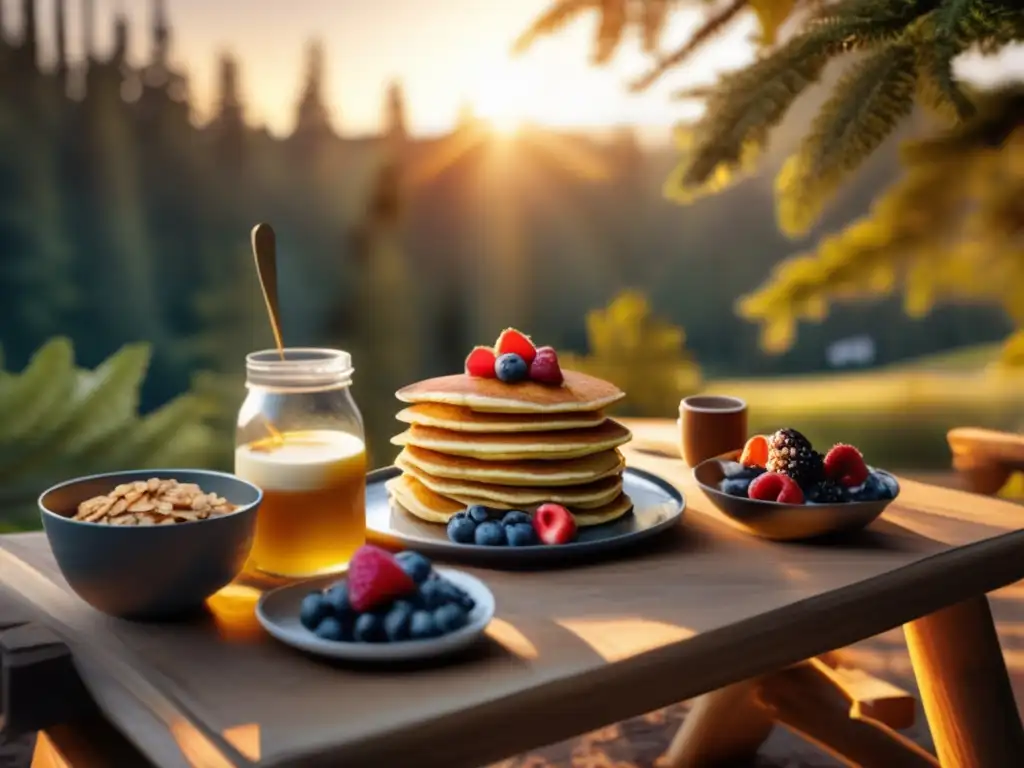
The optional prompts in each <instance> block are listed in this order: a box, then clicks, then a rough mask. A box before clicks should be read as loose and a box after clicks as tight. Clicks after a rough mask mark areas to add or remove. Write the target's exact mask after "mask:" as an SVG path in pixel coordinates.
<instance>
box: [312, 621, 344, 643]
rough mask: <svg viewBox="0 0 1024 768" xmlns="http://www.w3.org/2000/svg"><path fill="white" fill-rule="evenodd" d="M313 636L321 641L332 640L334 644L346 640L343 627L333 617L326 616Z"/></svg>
mask: <svg viewBox="0 0 1024 768" xmlns="http://www.w3.org/2000/svg"><path fill="white" fill-rule="evenodd" d="M315 634H316V636H317V637H319V638H320V639H321V640H332V641H334V642H336V643H340V642H343V641H345V640H347V639H348V638H347V637H346V634H345V625H344V624H342V623H341V622H340V621H338V620H337V619H336V618H334V617H333V616H328V617H327V618H325V619H324V620H323V621H321V622H320V625H319V626H318V627H317V628H316V630H315Z"/></svg>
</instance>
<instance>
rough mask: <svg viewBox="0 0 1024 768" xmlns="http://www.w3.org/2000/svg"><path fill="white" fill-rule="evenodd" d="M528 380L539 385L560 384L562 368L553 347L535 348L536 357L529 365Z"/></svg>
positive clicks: (562, 378)
mask: <svg viewBox="0 0 1024 768" xmlns="http://www.w3.org/2000/svg"><path fill="white" fill-rule="evenodd" d="M530 380H531V381H536V382H539V383H541V384H561V383H562V381H563V380H564V377H563V376H562V368H561V366H559V365H558V355H557V354H555V350H554V347H537V356H536V357H535V358H533V362H532V363H530Z"/></svg>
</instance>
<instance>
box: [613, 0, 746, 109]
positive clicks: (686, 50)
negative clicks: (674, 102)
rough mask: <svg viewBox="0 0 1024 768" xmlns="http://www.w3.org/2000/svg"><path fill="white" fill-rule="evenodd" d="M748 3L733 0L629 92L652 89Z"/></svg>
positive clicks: (737, 14) (640, 79)
mask: <svg viewBox="0 0 1024 768" xmlns="http://www.w3.org/2000/svg"><path fill="white" fill-rule="evenodd" d="M747 2H748V0H732V2H731V3H729V5H727V6H726V7H725V8H723V9H722V10H721V11H720V12H719V13H717V14H715V15H713V16H711V17H710V18H709V19H708V20H707V21H705V22H704V23H703V24H702V25H701V26H700V27H699V28H698V29H697V31H696V32H694V33H693V35H691V36H690V39H689V40H687V41H686V42H685V43H683V44H682V45H681V46H680V47H679V48H677V49H676V50H675V51H674V52H673V53H670V54H669V55H668V56H665V57H663V58H661V59H659V60H658V62H657V63H656V64H655V65H654V66H653V67H652V68H651V70H650V71H649V72H648V73H647V74H645V75H643V76H642V77H640V78H638V79H637V80H635V81H634V82H633V83H631V84H630V86H629V90H630V91H632V92H633V93H638V92H640V91H644V90H646V89H647V88H650V87H651V85H653V84H654V83H655V82H656V81H657V80H658V79H659V78H660V77H661V76H662V75H664V74H665V73H666V72H667V71H668V70H670V69H674V68H675V67H677V66H679V65H680V64H682V63H683V61H685V60H686V59H688V58H689V57H690V56H692V55H693V53H694V52H695V51H697V50H699V49H700V48H701V47H702V46H703V45H704V44H705V43H707V42H708V41H709V40H711V39H712V38H714V37H715V35H717V34H718V33H719V32H721V31H722V30H723V29H725V28H726V27H727V26H728V25H729V24H730V22H732V21H733V20H734V19H735V18H736V17H737V16H739V14H740V11H742V10H744V9H745V8H746V7H747Z"/></svg>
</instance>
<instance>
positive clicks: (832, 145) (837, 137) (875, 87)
mask: <svg viewBox="0 0 1024 768" xmlns="http://www.w3.org/2000/svg"><path fill="white" fill-rule="evenodd" d="M915 66H916V65H915V51H914V48H913V47H912V46H910V45H908V44H905V43H892V44H889V45H887V46H885V47H884V48H882V49H881V50H879V51H878V52H877V53H874V54H872V55H871V56H870V57H868V58H867V59H864V60H863V61H861V62H859V63H858V64H856V65H854V66H853V67H851V68H850V70H849V71H848V72H847V73H846V75H845V76H844V77H843V78H842V79H841V80H840V82H839V83H838V84H837V85H836V87H835V91H834V92H833V95H832V97H831V98H830V99H829V100H828V101H827V102H826V103H825V105H824V106H823V107H822V108H821V111H820V112H819V114H818V116H817V117H816V118H815V120H814V122H813V123H812V125H811V132H810V134H809V135H808V136H807V138H805V139H804V142H803V145H802V147H801V148H800V151H799V152H798V153H797V154H796V155H795V156H794V157H792V158H790V159H789V160H788V161H787V162H786V164H785V166H784V167H783V169H782V171H781V172H780V173H779V178H778V180H777V184H776V188H777V192H778V198H779V199H778V214H779V225H780V227H781V229H782V230H783V231H784V232H785V233H786V234H789V235H792V236H798V235H802V234H805V233H806V232H807V231H808V230H809V229H810V227H811V225H812V224H813V223H814V222H815V221H816V220H817V218H818V216H819V215H820V213H821V211H822V210H823V208H824V206H825V204H826V203H827V201H828V200H829V199H830V198H831V197H832V196H833V194H834V193H835V191H836V190H837V189H838V187H839V186H840V184H842V182H843V181H845V179H846V177H847V176H848V175H849V174H850V173H851V172H852V171H853V170H854V169H856V168H857V167H858V166H859V165H860V163H861V162H862V161H863V160H864V159H865V158H866V157H867V156H868V155H870V154H871V153H872V152H874V151H875V149H877V148H878V146H879V145H881V143H882V142H883V141H885V139H886V138H887V137H888V136H889V135H890V134H891V133H892V132H893V130H895V128H896V126H897V125H898V124H899V122H900V121H901V120H902V119H903V118H904V117H906V116H907V115H909V114H910V112H911V110H912V109H913V106H914V95H915V88H916V72H915Z"/></svg>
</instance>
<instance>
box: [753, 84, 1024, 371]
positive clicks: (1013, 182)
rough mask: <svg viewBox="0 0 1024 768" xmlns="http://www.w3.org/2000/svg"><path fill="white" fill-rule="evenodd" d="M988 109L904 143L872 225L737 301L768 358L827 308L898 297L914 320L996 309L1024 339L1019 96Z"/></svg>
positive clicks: (999, 99) (822, 246)
mask: <svg viewBox="0 0 1024 768" xmlns="http://www.w3.org/2000/svg"><path fill="white" fill-rule="evenodd" d="M991 99H992V103H990V104H985V103H984V102H983V103H982V104H983V108H984V110H983V112H982V116H981V117H980V118H979V121H978V122H977V123H971V124H965V125H964V126H961V127H960V128H957V129H954V130H952V131H949V132H946V133H945V134H943V135H941V136H939V137H937V138H934V139H929V140H924V141H918V142H914V143H911V144H908V145H907V146H906V147H905V148H904V166H905V174H904V176H903V178H902V179H900V180H899V181H898V182H896V183H895V184H894V185H892V186H891V187H890V188H889V189H888V190H887V191H886V192H885V193H884V194H883V195H882V196H881V197H880V198H879V199H878V200H877V201H876V202H875V205H874V206H873V208H872V210H871V212H870V214H869V215H868V216H866V217H864V218H863V219H861V220H859V221H857V222H854V223H853V224H852V225H850V226H848V227H847V228H846V229H845V230H843V231H842V232H840V233H838V234H835V235H832V236H830V237H827V238H825V239H824V240H822V241H821V243H819V245H818V247H817V250H816V251H815V252H814V253H810V254H800V255H797V256H795V257H792V258H790V259H788V260H787V261H784V262H783V263H781V264H779V265H778V266H777V267H776V268H775V270H774V271H773V274H772V277H771V278H770V279H769V280H768V281H767V282H766V283H765V284H764V285H762V286H761V287H760V288H758V289H757V290H756V291H755V292H754V293H752V294H750V295H748V296H744V297H742V298H741V299H740V300H739V301H738V302H737V311H738V313H739V314H740V315H741V316H742V317H744V318H746V319H748V320H752V321H754V322H759V323H761V325H762V346H763V347H764V348H765V350H766V351H770V352H776V353H777V352H781V351H785V350H786V349H788V348H789V346H790V345H791V344H792V342H793V340H794V338H795V331H796V323H797V322H799V321H801V320H809V321H819V320H821V319H822V317H823V316H824V314H823V313H824V311H825V309H826V307H827V305H828V303H830V302H833V301H849V300H857V299H867V298H872V297H876V296H880V295H887V294H890V293H891V292H893V291H894V290H896V289H897V288H902V290H903V295H904V306H905V309H906V311H907V313H908V314H910V315H911V316H914V317H922V316H924V315H926V314H927V313H928V312H930V311H931V310H932V308H933V307H934V306H935V305H936V304H937V303H939V302H941V301H945V300H951V299H955V300H968V301H975V302H987V303H995V304H997V305H998V306H1001V307H1002V308H1003V309H1004V310H1005V311H1006V313H1007V315H1008V316H1009V317H1010V318H1011V319H1012V320H1013V321H1014V323H1015V324H1016V325H1017V326H1018V327H1020V328H1024V245H1022V243H1021V240H1020V232H1021V229H1022V227H1024V128H1017V127H1016V125H1017V120H1018V117H1019V115H1020V114H1022V113H1024V91H1021V92H1018V91H1016V90H1015V89H1008V90H1007V91H1006V92H1003V93H996V94H993V95H992V97H991ZM1018 345H1019V346H1018ZM1011 361H1013V364H1017V365H1020V364H1024V341H1021V340H1019V339H1015V340H1013V341H1011V342H1009V343H1008V345H1007V350H1006V354H1005V355H1004V362H1005V363H1006V364H1011Z"/></svg>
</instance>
